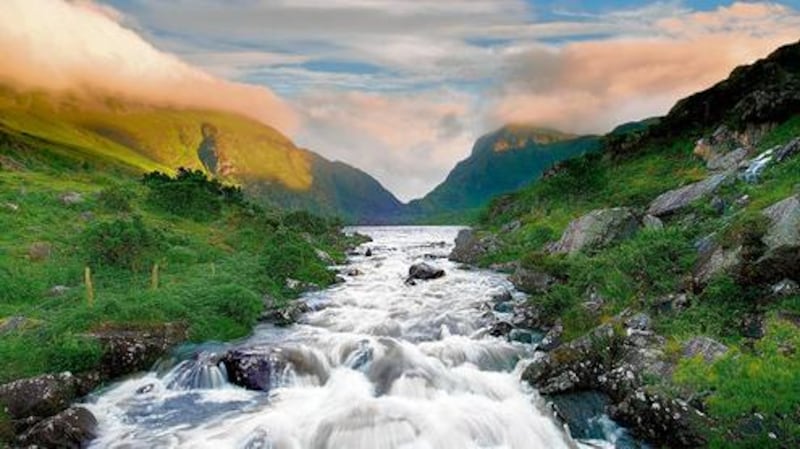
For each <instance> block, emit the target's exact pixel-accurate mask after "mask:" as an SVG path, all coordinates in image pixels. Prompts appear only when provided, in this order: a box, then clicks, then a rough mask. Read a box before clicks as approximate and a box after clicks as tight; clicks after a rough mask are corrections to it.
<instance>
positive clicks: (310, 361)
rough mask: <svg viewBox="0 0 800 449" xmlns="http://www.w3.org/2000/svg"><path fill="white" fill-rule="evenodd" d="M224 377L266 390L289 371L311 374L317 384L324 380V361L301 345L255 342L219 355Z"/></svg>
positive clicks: (305, 374)
mask: <svg viewBox="0 0 800 449" xmlns="http://www.w3.org/2000/svg"><path fill="white" fill-rule="evenodd" d="M222 363H223V364H224V365H225V369H226V371H227V372H228V380H229V381H230V382H231V383H232V384H234V385H238V386H240V387H243V388H246V389H248V390H256V391H270V390H272V389H273V388H276V387H278V386H280V385H281V383H282V382H283V381H284V376H285V375H286V374H288V373H289V372H290V370H291V371H293V372H294V373H295V374H297V375H303V376H314V377H316V379H317V380H318V381H319V383H320V384H324V383H325V382H326V381H327V380H328V371H327V368H326V364H325V361H323V360H322V359H321V358H320V357H318V356H317V354H316V353H314V352H312V351H310V350H308V349H305V348H302V347H273V346H256V347H249V348H236V349H233V350H231V351H228V352H227V353H226V354H225V355H224V356H223V357H222Z"/></svg>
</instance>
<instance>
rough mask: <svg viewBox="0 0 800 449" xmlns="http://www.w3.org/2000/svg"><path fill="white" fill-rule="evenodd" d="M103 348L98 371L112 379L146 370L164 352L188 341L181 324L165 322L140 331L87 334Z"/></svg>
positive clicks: (184, 328)
mask: <svg viewBox="0 0 800 449" xmlns="http://www.w3.org/2000/svg"><path fill="white" fill-rule="evenodd" d="M91 336H92V337H94V338H96V339H97V340H98V341H99V342H100V345H101V346H102V347H103V356H102V357H101V360H100V366H99V368H98V371H100V372H101V373H102V374H103V375H104V376H105V377H106V378H108V379H113V378H116V377H119V376H123V375H126V374H131V373H136V372H139V371H144V370H147V369H150V368H151V367H152V366H153V364H154V363H155V362H156V361H157V360H158V359H159V358H160V357H161V356H162V355H163V354H164V353H166V352H167V351H169V350H170V349H172V348H173V347H175V346H177V345H178V344H180V343H183V342H184V341H186V339H187V338H188V331H187V328H186V326H185V325H184V324H174V323H166V324H162V325H155V326H149V327H143V328H107V329H102V330H98V331H95V332H94V333H92V334H91Z"/></svg>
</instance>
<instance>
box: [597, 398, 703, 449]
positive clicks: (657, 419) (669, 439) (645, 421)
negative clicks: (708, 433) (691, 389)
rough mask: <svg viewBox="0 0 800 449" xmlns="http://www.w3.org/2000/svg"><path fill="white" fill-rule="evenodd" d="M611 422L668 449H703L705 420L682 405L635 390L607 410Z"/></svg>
mask: <svg viewBox="0 0 800 449" xmlns="http://www.w3.org/2000/svg"><path fill="white" fill-rule="evenodd" d="M609 414H610V415H611V417H612V418H614V419H615V420H617V421H619V422H620V423H621V424H623V425H627V426H630V427H631V428H632V429H634V431H635V433H636V434H637V435H638V436H641V437H644V438H645V439H647V440H649V441H655V442H658V444H659V445H663V446H664V447H671V448H694V447H704V446H706V444H707V443H708V442H707V440H706V438H705V437H704V432H702V429H705V428H706V427H707V426H708V420H707V419H705V417H704V416H703V415H702V414H701V413H700V412H698V411H697V410H695V409H694V408H692V407H690V406H689V405H688V404H686V403H683V402H681V401H678V400H675V399H671V398H666V397H662V396H661V395H659V394H657V393H652V392H648V391H646V390H645V389H638V390H636V391H635V392H633V393H631V394H630V395H628V396H627V397H626V398H625V399H624V400H622V401H621V402H618V403H616V404H614V405H612V406H610V407H609Z"/></svg>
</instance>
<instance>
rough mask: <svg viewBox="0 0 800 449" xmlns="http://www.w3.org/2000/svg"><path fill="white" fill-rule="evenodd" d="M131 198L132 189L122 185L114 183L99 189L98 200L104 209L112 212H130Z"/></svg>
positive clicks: (132, 196)
mask: <svg viewBox="0 0 800 449" xmlns="http://www.w3.org/2000/svg"><path fill="white" fill-rule="evenodd" d="M133 198H134V194H133V191H131V190H129V189H126V188H124V187H122V186H119V185H115V186H112V187H107V188H105V189H103V190H102V191H100V194H99V196H98V201H99V202H100V205H101V206H102V207H103V208H105V209H106V210H109V211H112V212H130V211H131V200H133Z"/></svg>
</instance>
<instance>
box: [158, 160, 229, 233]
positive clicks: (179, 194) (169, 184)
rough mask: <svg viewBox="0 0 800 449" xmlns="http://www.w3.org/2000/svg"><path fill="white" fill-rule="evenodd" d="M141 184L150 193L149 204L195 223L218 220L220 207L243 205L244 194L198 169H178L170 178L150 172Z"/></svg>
mask: <svg viewBox="0 0 800 449" xmlns="http://www.w3.org/2000/svg"><path fill="white" fill-rule="evenodd" d="M142 183H143V184H144V185H145V186H147V187H148V188H149V190H150V191H149V194H148V196H147V200H148V202H149V203H150V204H151V205H153V206H154V207H156V208H158V209H160V210H163V211H165V212H169V213H171V214H174V215H178V216H181V217H185V218H190V219H193V220H197V221H210V220H213V219H215V218H218V217H219V216H220V215H221V212H222V206H223V204H226V203H227V204H236V205H244V204H245V200H244V194H243V193H242V190H241V189H240V188H239V187H235V186H227V185H223V184H222V183H220V182H219V181H217V180H216V179H209V178H208V177H207V176H206V174H205V173H203V172H202V171H200V170H194V171H192V170H188V169H185V168H180V169H178V173H177V175H175V177H174V178H173V177H171V176H169V175H166V174H164V173H161V172H157V171H156V172H151V173H148V174H146V175H144V177H143V178H142Z"/></svg>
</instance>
